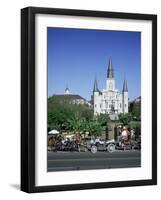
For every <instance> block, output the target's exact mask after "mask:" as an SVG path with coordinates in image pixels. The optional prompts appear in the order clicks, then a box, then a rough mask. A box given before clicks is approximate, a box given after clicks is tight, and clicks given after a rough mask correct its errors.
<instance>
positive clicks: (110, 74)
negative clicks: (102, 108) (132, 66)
mask: <svg viewBox="0 0 161 200" xmlns="http://www.w3.org/2000/svg"><path fill="white" fill-rule="evenodd" d="M106 90H115V78H114V70H113V65H112V58H111V57H110V58H109V63H108V69H107V79H106Z"/></svg>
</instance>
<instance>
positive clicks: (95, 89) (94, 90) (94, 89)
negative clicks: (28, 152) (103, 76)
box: [93, 78, 99, 92]
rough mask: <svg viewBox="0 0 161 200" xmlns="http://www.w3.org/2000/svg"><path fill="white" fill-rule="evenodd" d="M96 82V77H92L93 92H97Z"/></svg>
mask: <svg viewBox="0 0 161 200" xmlns="http://www.w3.org/2000/svg"><path fill="white" fill-rule="evenodd" d="M98 91H99V90H98V84H97V79H96V78H95V79H94V86H93V92H98Z"/></svg>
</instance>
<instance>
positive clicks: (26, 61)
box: [21, 7, 157, 193]
mask: <svg viewBox="0 0 161 200" xmlns="http://www.w3.org/2000/svg"><path fill="white" fill-rule="evenodd" d="M36 14H49V15H52V14H54V15H67V16H73V17H74V16H90V17H103V18H107V17H108V18H117V19H135V20H151V21H152V179H149V180H137V181H136V180H131V181H119V182H100V183H98V182H97V183H85V184H72V185H71V184H70V185H54V186H52V185H50V186H41V187H37V186H35V153H34V152H35V37H36V36H35V15H36ZM156 184H157V16H156V15H151V14H131V13H118V12H104V11H89V10H71V9H58V8H56V9H55V8H40V7H27V8H24V9H22V10H21V190H22V191H25V192H28V193H35V192H51V191H65V190H83V189H98V188H112V187H125V186H128V187H129V186H141V185H156Z"/></svg>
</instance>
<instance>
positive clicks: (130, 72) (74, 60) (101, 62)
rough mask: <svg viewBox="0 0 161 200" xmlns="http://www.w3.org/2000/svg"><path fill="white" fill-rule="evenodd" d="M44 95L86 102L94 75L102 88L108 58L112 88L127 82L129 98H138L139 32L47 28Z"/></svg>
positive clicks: (139, 67) (120, 88)
mask: <svg viewBox="0 0 161 200" xmlns="http://www.w3.org/2000/svg"><path fill="white" fill-rule="evenodd" d="M47 32H48V33H47V37H48V38H47V39H48V47H47V48H48V96H51V95H53V94H63V93H64V90H65V88H66V86H68V87H69V89H70V91H71V93H72V94H79V95H81V96H82V97H84V98H86V99H87V100H90V98H91V95H92V90H93V82H94V78H95V76H96V78H97V81H98V87H99V89H100V90H102V89H105V85H106V77H107V67H108V62H109V57H110V56H111V57H112V62H113V68H114V76H115V81H116V88H117V89H119V91H122V85H123V79H124V76H126V79H127V82H128V90H129V98H130V99H134V98H136V97H138V96H140V95H141V92H140V87H141V86H140V82H141V80H140V75H141V74H140V73H141V66H140V65H141V57H140V56H141V46H140V45H141V33H140V32H125V31H107V30H91V29H88V30H87V29H71V28H52V27H51V28H50V27H49V28H48V29H47Z"/></svg>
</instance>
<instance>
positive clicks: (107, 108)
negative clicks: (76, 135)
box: [92, 58, 128, 115]
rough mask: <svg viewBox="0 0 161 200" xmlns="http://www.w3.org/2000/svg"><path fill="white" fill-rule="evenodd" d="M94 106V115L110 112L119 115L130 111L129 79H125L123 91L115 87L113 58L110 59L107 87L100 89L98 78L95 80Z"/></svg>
mask: <svg viewBox="0 0 161 200" xmlns="http://www.w3.org/2000/svg"><path fill="white" fill-rule="evenodd" d="M92 98H93V107H94V115H98V114H100V113H108V114H113V115H117V114H119V113H128V88H127V80H126V79H124V81H123V89H122V93H121V92H119V91H118V90H117V89H116V88H115V77H114V70H113V66H112V59H111V58H110V59H109V64H108V69H107V79H106V89H103V90H102V92H101V91H100V90H99V89H98V84H97V80H96V78H95V80H94V87H93V97H92Z"/></svg>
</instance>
